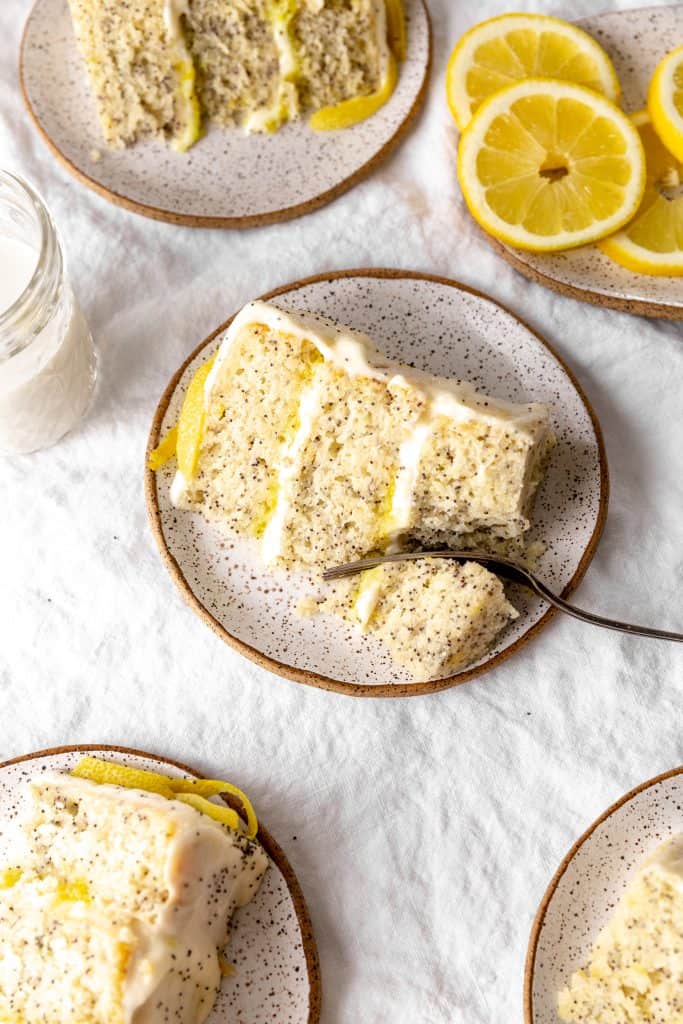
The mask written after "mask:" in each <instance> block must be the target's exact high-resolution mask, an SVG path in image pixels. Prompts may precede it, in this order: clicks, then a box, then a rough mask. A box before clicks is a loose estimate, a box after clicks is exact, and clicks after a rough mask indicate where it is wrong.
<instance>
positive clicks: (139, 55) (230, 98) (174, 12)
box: [69, 0, 404, 150]
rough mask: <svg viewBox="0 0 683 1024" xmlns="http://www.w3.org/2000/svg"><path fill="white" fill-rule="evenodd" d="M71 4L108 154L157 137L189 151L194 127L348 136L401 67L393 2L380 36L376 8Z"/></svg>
mask: <svg viewBox="0 0 683 1024" xmlns="http://www.w3.org/2000/svg"><path fill="white" fill-rule="evenodd" d="M69 4H70V7H71V14H72V19H73V23H74V28H75V31H76V39H77V43H78V47H79V49H80V51H81V54H82V56H83V58H84V60H85V63H86V66H87V70H88V74H89V78H90V83H91V87H92V91H93V93H94V95H95V98H96V102H97V109H98V114H99V117H100V121H101V124H102V130H103V134H104V138H105V141H106V142H107V143H108V144H109V145H111V146H124V145H129V144H131V143H133V142H136V141H137V140H138V139H141V138H145V137H149V136H158V137H163V138H166V139H167V140H168V141H169V142H170V143H171V144H172V145H173V146H174V147H175V148H176V149H178V150H184V149H187V148H188V146H190V145H192V143H193V142H195V141H196V140H197V138H199V133H200V117H201V116H202V115H203V116H204V117H205V118H207V119H209V120H211V121H214V122H216V123H217V124H220V125H224V126H234V125H236V124H242V125H243V126H244V127H245V128H246V130H247V131H275V130H276V129H277V128H279V127H280V126H281V125H282V124H284V123H285V122H286V121H290V120H293V119H295V118H297V117H299V116H300V114H310V113H312V112H313V111H316V112H317V114H318V116H317V120H316V121H314V122H312V124H313V125H314V127H317V128H320V129H330V128H338V127H339V128H341V127H346V126H348V125H349V124H352V123H355V122H356V121H358V120H362V119H363V118H364V117H368V116H370V114H372V113H373V112H374V111H375V110H376V109H377V108H378V107H379V106H381V105H382V103H384V102H386V100H387V99H388V98H389V96H390V94H391V92H392V91H393V88H394V86H395V83H396V74H397V73H396V59H397V57H398V59H402V56H403V55H404V54H403V52H402V51H403V48H404V45H403V42H402V43H401V45H400V46H399V45H397V44H396V43H394V47H395V49H396V56H395V55H394V54H393V53H392V50H391V46H390V41H393V40H394V39H395V38H396V37H397V36H399V37H401V38H402V37H403V32H402V31H398V30H397V28H396V23H397V22H399V23H400V25H401V26H402V27H403V13H402V9H401V6H400V2H399V0H390V4H391V11H392V17H391V25H389V26H388V24H387V14H386V9H385V0H240V2H235V0H127V2H126V3H125V4H123V3H121V2H120V0H69ZM390 37H391V40H390ZM349 101H351V102H352V106H351V107H349V106H348V105H347V104H348V102H349ZM364 101H365V102H364Z"/></svg>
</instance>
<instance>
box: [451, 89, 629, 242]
mask: <svg viewBox="0 0 683 1024" xmlns="http://www.w3.org/2000/svg"><path fill="white" fill-rule="evenodd" d="M458 177H459V179H460V185H461V188H462V191H463V195H464V196H465V200H466V202H467V205H468V207H469V208H470V212H471V213H472V216H473V217H474V218H475V220H476V221H477V222H478V223H479V224H480V225H481V226H482V227H483V228H485V230H486V231H489V232H490V233H491V234H492V235H494V236H495V237H496V238H499V239H500V240H501V241H503V242H507V243H508V244H509V245H513V246H516V247H517V248H519V249H530V250H532V251H535V252H554V251H557V250H559V249H569V248H572V247H574V246H577V245H584V244H585V243H587V242H594V241H597V239H598V238H603V237H604V236H605V235H609V234H611V233H612V232H614V231H616V230H618V229H619V228H620V227H622V226H623V225H624V224H625V223H626V222H627V221H629V220H630V219H631V217H632V216H633V215H634V213H635V212H636V210H637V209H638V205H639V203H640V200H641V198H642V196H643V189H644V187H645V155H644V153H643V147H642V145H641V142H640V138H639V136H638V132H637V130H636V128H635V127H634V126H633V125H632V124H631V122H630V121H629V119H628V117H626V115H625V114H623V113H622V112H621V110H619V109H618V107H615V105H614V104H613V103H611V102H610V101H609V100H607V99H605V98H604V97H603V96H599V95H598V94H597V93H595V92H593V91H592V90H590V89H586V88H584V87H583V86H580V85H573V84H571V83H569V82H559V81H552V80H550V79H538V78H530V79H527V80H526V81H524V82H518V83H517V84H516V85H511V86H509V87H508V88H507V89H502V90H501V91H500V92H498V93H496V94H495V95H494V96H491V97H489V99H488V100H485V101H484V103H483V104H482V105H481V107H480V108H479V109H478V111H477V113H476V114H475V115H474V117H473V118H472V120H471V121H470V123H469V125H468V126H467V128H466V129H465V131H464V132H463V134H462V136H461V139H460V146H459V150H458Z"/></svg>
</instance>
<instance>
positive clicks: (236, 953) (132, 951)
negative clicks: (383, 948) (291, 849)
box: [0, 746, 321, 1024]
mask: <svg viewBox="0 0 683 1024" xmlns="http://www.w3.org/2000/svg"><path fill="white" fill-rule="evenodd" d="M100 787H101V792H99V788H100ZM198 791H201V792H203V793H205V794H207V796H208V794H210V793H219V792H221V794H222V793H223V792H224V793H226V794H231V795H226V796H225V798H224V801H221V800H220V799H219V798H218V797H213V798H212V799H207V797H197V795H196V794H197V792H198ZM187 794H189V796H188V795H187ZM167 801H168V803H167ZM181 801H182V803H181ZM227 803H229V806H226V804H227ZM65 804H66V805H67V806H68V811H69V813H68V814H65V813H64V812H63V807H64V806H65ZM187 804H189V805H190V806H189V807H188V806H187ZM130 808H134V809H135V814H131V813H130V810H129V809H130ZM197 811H199V815H201V817H200V816H199V815H198V814H197V813H196V812H197ZM238 811H239V816H238V819H237V820H235V815H236V814H237V812H238ZM212 818H213V819H215V820H214V821H211V820H210V819H212ZM0 819H1V822H2V824H1V825H0V863H1V865H2V867H1V868H0V895H2V890H3V889H4V890H7V889H11V896H12V901H11V902H10V903H9V906H8V902H7V896H8V895H9V894H7V893H5V894H4V895H5V901H4V902H3V901H0V902H2V906H0V915H2V916H3V919H4V920H5V921H7V920H8V919H10V920H11V917H12V915H13V914H14V915H15V916H16V908H17V907H18V906H19V907H22V908H23V909H22V911H20V919H19V921H17V922H16V927H12V928H5V930H4V931H3V936H2V939H3V944H4V948H3V962H4V963H7V962H10V961H12V960H13V956H12V954H13V948H12V947H13V945H15V944H17V943H21V942H22V939H23V940H26V938H27V937H32V938H33V943H32V945H33V947H34V948H35V952H34V955H33V956H31V957H29V958H23V963H22V969H23V971H24V975H23V980H24V981H26V980H27V979H29V980H30V981H31V984H30V985H27V984H22V978H21V977H20V978H17V975H16V973H14V972H13V971H9V972H6V974H5V976H4V978H3V982H4V983H6V984H3V989H2V991H1V992H0V1003H2V1005H3V1006H4V1005H5V1003H4V1002H3V996H4V997H5V1000H6V999H7V998H12V996H13V986H16V987H17V989H18V991H19V998H20V999H22V1000H25V1005H24V1006H23V1007H22V1009H25V1010H26V1019H29V1018H30V1019H31V1020H36V1019H37V1017H38V1014H39V1013H40V1016H41V1019H43V1014H44V1013H45V1012H46V1011H48V1013H47V1016H46V1017H45V1018H44V1019H50V1020H52V1019H55V1018H54V1016H53V1015H52V1014H51V1013H50V1012H49V1010H50V1009H51V1008H52V1007H53V1004H54V1001H55V996H54V986H58V997H57V998H58V999H59V1000H60V1004H59V1005H60V1006H61V1007H62V1008H64V1010H65V1018H66V1019H69V1020H73V1019H74V1017H73V1016H72V1014H73V1013H74V1012H76V1013H77V1012H78V1011H81V1012H83V1011H88V1012H87V1019H88V1020H89V1021H90V1020H92V1021H93V1022H94V1021H95V1020H96V1021H106V1020H113V1019H114V1017H116V1019H117V1020H119V1019H121V1020H123V1019H124V1017H123V1015H120V1008H121V1005H122V1004H123V1006H125V1007H126V1008H128V1009H127V1012H126V1017H125V1019H130V1014H131V1013H133V1016H135V1018H136V1019H137V1018H138V1016H139V1015H140V1014H142V1015H143V1016H144V1017H145V1019H148V1015H149V1019H151V1018H152V1017H154V1019H157V1017H158V1019H164V1020H167V1019H168V1020H170V1019H171V1017H172V1019H174V1020H181V1019H182V1020H189V1019H190V1017H189V1016H188V1010H189V1012H192V1013H193V1016H192V1019H193V1020H201V1021H205V1022H206V1024H227V1022H229V1021H236V1020H245V1021H246V1020H249V1021H257V1020H268V1021H278V1024H317V1021H319V1019H320V1011H321V992H320V975H319V967H318V957H317V950H316V944H315V940H314V938H313V934H312V929H311V922H310V918H309V915H308V911H307V908H306V905H305V902H304V898H303V895H302V892H301V889H300V887H299V884H298V882H297V879H296V877H295V875H294V872H293V870H292V868H291V866H290V864H289V863H288V861H287V858H286V856H285V854H284V853H283V851H282V850H281V849H280V847H279V845H278V844H277V843H276V842H275V840H274V839H272V837H271V836H270V834H269V833H268V832H267V831H266V829H265V828H264V827H263V825H262V824H261V823H260V822H258V821H257V820H256V817H255V813H254V810H253V808H252V807H251V805H250V803H249V800H248V799H247V798H246V797H245V796H244V794H242V793H240V791H239V790H236V789H235V788H234V786H232V785H231V784H230V783H224V782H220V781H216V782H215V783H214V782H212V781H208V782H207V781H206V780H203V779H201V778H200V777H199V776H198V775H197V773H196V772H194V771H193V770H192V769H190V768H188V767H186V766H185V765H183V764H179V763H178V762H176V761H171V760H168V759H166V758H163V757H159V756H157V755H154V754H149V753H145V752H143V751H139V750H131V749H128V748H125V747H117V746H72V747H59V748H55V749H51V750H42V751H38V752H36V753H32V754H28V755H25V756H22V757H17V758H14V759H13V760H10V761H5V762H4V763H3V764H0ZM131 819H134V823H133V824H131ZM36 821H40V828H37V827H33V829H32V830H30V836H31V838H30V839H28V838H27V836H26V832H25V827H26V825H27V824H28V822H32V823H33V822H36ZM216 822H218V825H219V827H217V826H216ZM22 826H24V827H23V828H22ZM122 832H123V833H124V834H125V836H126V841H125V843H124V844H122V842H121V834H122ZM22 833H23V834H22ZM233 833H235V834H236V835H237V836H238V837H239V838H235V837H234V836H233ZM39 834H42V835H43V836H49V837H50V838H49V839H48V840H47V844H48V847H49V853H45V852H43V851H44V849H45V847H44V846H43V847H42V848H41V840H40V839H38V841H37V842H36V841H34V842H32V840H33V839H35V836H37V835H39ZM43 842H44V840H43ZM93 847H96V848H97V854H96V856H94V857H93V854H92V850H93ZM126 851H127V853H126ZM264 855H265V856H264ZM140 863H143V864H144V865H145V869H144V870H143V871H141V870H140V868H139V865H140ZM3 869H5V870H3ZM158 872H161V873H162V878H163V880H164V882H165V885H164V888H163V889H160V888H159V886H158V883H156V884H155V880H156V879H157V878H158V877H159V876H158ZM65 879H66V882H65ZM112 879H113V880H114V885H113V886H112V885H111V883H110V880H112ZM55 889H56V892H57V893H58V899H57V900H55V901H54V902H52V901H51V898H50V894H51V893H52V892H54V891H55ZM179 894H181V895H179ZM131 895H132V897H133V899H132V900H131ZM236 906H237V909H236V910H235V907H236ZM209 907H210V908H211V909H210V910H209V912H208V914H207V908H209ZM232 910H235V912H234V916H233V915H232V913H231V911H232ZM103 912H104V913H103ZM211 914H214V915H215V917H214V919H213V921H212V920H211ZM224 915H227V918H228V919H229V921H230V923H229V925H228V933H227V934H228V941H227V944H223V940H224V936H225V931H223V930H221V927H220V926H219V927H214V926H215V925H216V924H217V922H218V919H219V918H220V919H221V922H222V920H223V917H224ZM211 929H213V930H211ZM36 936H37V938H38V940H39V941H36ZM64 943H68V944H69V956H68V957H66V958H64V954H63V950H64ZM26 944H27V943H26V942H25V945H26ZM189 944H191V947H192V948H190V949H188V952H187V955H186V956H183V954H182V953H181V952H180V949H185V948H186V947H187V946H188V945H189ZM140 947H142V948H143V949H144V950H145V951H146V957H145V958H144V959H142V962H141V958H140V956H139V953H137V952H136V950H137V949H139V948H140ZM216 947H218V950H216ZM171 950H172V951H173V952H171ZM193 951H195V955H194V957H193V956H192V953H193ZM216 952H217V953H218V964H217V966H218V968H219V971H220V973H218V976H217V977H216V974H217V972H216V970H215V967H214V958H215V956H216ZM207 953H208V954H209V955H207ZM169 954H170V958H171V960H172V961H173V962H175V963H177V962H178V961H180V962H181V963H182V970H181V969H180V967H176V966H174V964H172V963H170V962H169ZM174 973H176V974H177V976H178V977H177V980H174V979H173V975H174ZM198 973H200V977H201V987H200V985H199V984H198V983H197V974H198ZM221 975H222V979H221ZM216 983H217V984H216ZM195 986H196V988H195ZM27 989H28V990H29V991H30V995H29V994H28V993H27ZM197 993H200V995H199V998H197ZM183 999H184V1000H187V1002H186V1003H184V1004H183V1003H182V1000H183ZM179 1002H180V1003H181V1005H180V1006H178V1003H179ZM150 1003H154V1009H153V1010H150ZM93 1004H96V1005H93ZM131 1007H132V1009H131ZM189 1008H191V1009H189ZM116 1011H119V1012H116ZM62 1019H64V1018H62ZM78 1019H79V1020H80V1019H86V1017H85V1016H80V1014H78Z"/></svg>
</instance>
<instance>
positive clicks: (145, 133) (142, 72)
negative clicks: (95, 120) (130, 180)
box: [69, 0, 200, 150]
mask: <svg viewBox="0 0 683 1024" xmlns="http://www.w3.org/2000/svg"><path fill="white" fill-rule="evenodd" d="M69 6H70V8H71V17H72V20H73V24H74V31H75V33H76V41H77V43H78V48H79V50H80V52H81V54H82V56H83V59H84V60H85V64H86V67H87V71H88V76H89V78H90V85H91V88H92V92H93V94H94V96H95V101H96V104H97V112H98V115H99V119H100V124H101V126H102V133H103V135H104V139H105V142H106V143H107V144H108V145H110V146H113V147H122V146H127V145H130V144H131V143H133V142H136V141H138V140H139V139H143V138H148V137H161V138H165V139H167V140H168V141H169V142H170V143H171V144H172V145H173V146H174V148H176V149H178V150H184V149H187V148H188V146H190V145H192V143H193V142H194V141H195V140H196V139H197V138H198V137H199V117H200V115H199V105H198V103H197V98H196V95H195V90H194V79H195V71H194V64H193V61H192V58H191V57H190V54H189V52H188V49H187V46H186V44H185V39H184V36H183V32H182V31H181V28H180V23H179V18H178V14H177V12H176V11H175V10H174V8H173V6H172V5H169V4H165V3H164V2H163V0H126V3H121V0H69Z"/></svg>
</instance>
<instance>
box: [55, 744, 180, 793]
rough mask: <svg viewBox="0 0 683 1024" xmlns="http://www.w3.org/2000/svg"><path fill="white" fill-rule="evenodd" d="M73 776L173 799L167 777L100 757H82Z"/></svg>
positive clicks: (73, 771)
mask: <svg viewBox="0 0 683 1024" xmlns="http://www.w3.org/2000/svg"><path fill="white" fill-rule="evenodd" d="M71 774H72V775H75V776H76V778H79V779H88V780H89V781H90V782H99V783H104V784H106V785H109V786H123V787H124V788H125V789H144V790H145V791H146V792H148V793H159V794H160V795H161V796H165V797H166V799H169V800H170V799H173V791H172V790H171V787H170V786H169V782H170V779H168V778H167V777H166V776H165V775H160V774H158V773H157V772H148V771H143V769H142V768H129V767H128V766H127V765H125V764H116V763H115V762H114V761H102V760H101V758H99V757H90V756H87V755H86V756H85V757H82V758H81V760H80V761H79V762H78V764H77V765H76V767H75V768H74V769H73V770H72V772H71Z"/></svg>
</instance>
